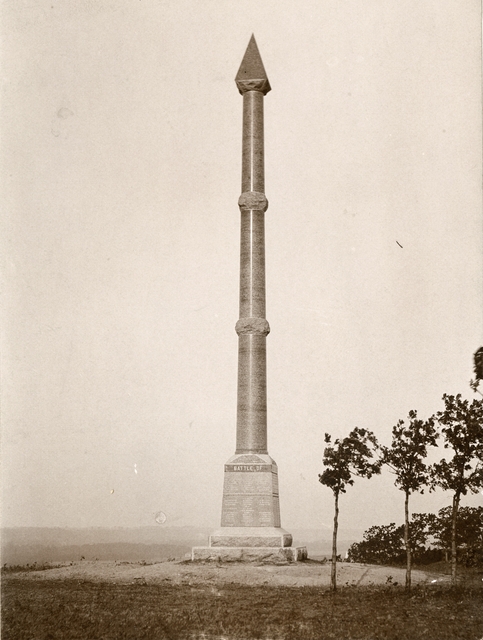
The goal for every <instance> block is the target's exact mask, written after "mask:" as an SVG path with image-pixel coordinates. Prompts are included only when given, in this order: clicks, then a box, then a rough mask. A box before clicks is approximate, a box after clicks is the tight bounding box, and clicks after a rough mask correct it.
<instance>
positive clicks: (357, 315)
mask: <svg viewBox="0 0 483 640" xmlns="http://www.w3.org/2000/svg"><path fill="white" fill-rule="evenodd" d="M2 29H3V36H2V43H3V44H2V49H1V54H2V61H3V63H2V76H3V93H2V109H1V132H2V133H1V135H2V193H3V196H2V200H3V207H2V208H3V210H4V211H3V231H2V238H3V239H2V245H3V249H2V252H3V255H4V267H3V273H4V281H3V292H4V293H3V304H2V308H3V313H4V326H5V332H4V334H3V338H2V340H3V342H2V353H3V356H2V476H3V482H2V486H3V488H4V489H3V496H2V525H3V526H4V527H139V526H149V525H155V514H156V513H158V512H159V511H163V512H164V513H165V514H166V516H167V521H166V523H165V525H163V526H170V525H178V526H181V525H190V526H194V527H213V528H215V527H217V526H219V519H220V512H221V497H222V483H223V464H224V462H225V461H226V460H227V459H228V458H229V457H230V456H231V455H232V454H233V452H234V448H235V417H236V416H235V412H236V370H237V336H236V334H235V331H234V325H235V322H236V320H237V318H238V269H239V211H238V207H237V200H238V196H239V193H240V172H241V114H242V99H241V96H240V95H239V94H238V91H237V89H236V86H235V83H234V77H235V74H236V72H237V70H238V66H239V65H240V62H241V60H242V57H243V54H244V52H245V49H246V46H247V44H248V41H249V38H250V36H251V34H252V32H253V33H254V34H255V37H256V39H257V43H258V46H259V49H260V53H261V56H262V59H263V61H264V64H265V68H266V71H267V74H268V77H269V79H270V83H271V86H272V91H271V92H270V93H269V94H268V95H267V97H266V98H265V122H266V128H265V147H266V154H265V162H266V193H267V197H268V200H269V202H270V206H269V209H268V212H267V215H266V220H267V222H266V261H267V318H268V320H269V322H270V325H271V329H272V332H271V334H270V336H269V338H268V342H267V344H268V416H269V417H268V440H269V453H270V454H271V456H272V457H273V458H274V459H275V460H276V461H277V463H278V465H279V479H280V496H281V511H282V526H284V527H285V528H286V529H288V530H291V529H293V528H302V527H305V528H312V529H320V530H323V529H327V530H328V529H329V528H330V527H331V521H332V517H333V515H332V510H333V506H332V495H331V493H330V491H329V490H328V489H327V488H326V487H323V486H322V485H320V484H319V482H318V475H317V474H318V473H320V472H321V471H322V455H323V449H324V432H329V433H331V434H332V435H333V436H334V437H343V436H345V435H347V434H348V432H349V431H350V430H351V429H352V428H353V427H354V426H359V427H365V428H368V429H372V430H373V431H374V432H375V433H376V435H377V437H378V438H379V440H380V441H381V442H383V443H385V444H389V441H390V434H391V428H392V426H393V425H394V424H395V423H396V422H397V421H398V420H399V419H401V418H405V417H406V416H407V414H408V411H409V410H411V409H416V410H417V411H418V414H419V416H420V417H422V418H427V417H429V416H430V415H431V414H432V413H434V412H435V411H437V410H439V409H441V408H442V406H443V405H442V401H441V397H442V394H443V393H445V392H446V393H451V394H456V393H462V395H463V396H464V397H467V398H471V397H473V395H474V394H473V392H472V391H471V389H470V387H469V385H468V382H469V380H470V378H471V377H472V376H473V371H472V354H473V352H474V351H475V350H476V349H477V348H478V347H479V346H481V344H482V342H483V335H482V309H483V304H482V303H483V300H482V290H483V289H482V269H481V255H482V219H481V204H482V202H481V200H482V197H481V196H482V189H481V56H480V44H481V37H480V34H481V18H480V3H479V2H478V1H477V0H465V1H464V2H462V1H461V0H446V1H445V2H441V1H440V0H404V1H401V0H342V1H341V0H322V1H321V0H302V2H298V3H287V2H285V3H280V2H276V1H275V0H267V1H266V2H259V1H257V2H255V1H251V0H241V1H240V2H236V3H235V2H226V1H223V0H204V1H203V2H194V1H193V0H191V1H187V0H176V1H174V0H165V1H162V0H121V1H120V0H104V1H100V0H99V1H97V0H96V1H94V0H80V1H79V0H67V1H66V0H63V1H62V2H59V0H49V1H46V0H4V2H3V4H2ZM434 455H435V456H437V455H439V454H438V453H436V454H434ZM448 504H450V495H449V494H444V493H442V492H437V493H435V494H432V495H431V496H426V495H424V496H422V497H419V496H416V497H415V498H414V499H413V500H412V509H413V510H414V511H422V510H424V511H426V510H438V509H439V508H441V507H443V506H446V505H448ZM465 504H472V505H476V504H482V496H481V495H477V496H472V497H470V498H467V499H466V501H465ZM340 507H341V514H340V526H341V529H344V528H345V529H358V530H360V531H362V530H363V529H365V528H367V527H369V526H371V525H373V524H383V523H389V522H394V521H395V522H402V520H403V498H402V494H400V493H399V492H398V491H397V489H396V488H395V487H394V486H393V479H392V478H391V476H390V475H389V474H388V473H385V474H383V475H382V476H381V477H379V478H375V479H372V480H370V481H359V482H358V483H356V485H355V486H354V487H353V488H351V489H350V490H349V491H348V493H347V494H346V495H345V496H343V498H342V499H341V505H340Z"/></svg>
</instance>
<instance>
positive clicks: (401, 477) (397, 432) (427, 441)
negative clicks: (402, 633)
mask: <svg viewBox="0 0 483 640" xmlns="http://www.w3.org/2000/svg"><path fill="white" fill-rule="evenodd" d="M436 439H437V431H436V428H435V426H434V420H433V419H429V420H427V421H426V422H424V421H423V420H419V419H418V416H417V412H416V411H410V412H409V421H408V424H407V425H406V424H405V423H404V420H399V422H398V423H397V425H396V426H394V427H393V428H392V442H391V446H390V447H381V451H382V462H383V464H385V465H386V466H387V467H388V468H389V470H390V471H391V472H392V473H393V474H394V475H395V476H396V478H395V480H394V484H395V485H396V487H397V488H398V489H400V490H401V491H404V496H405V498H404V546H405V548H406V589H410V588H411V564H412V548H411V547H412V543H411V533H410V518H409V496H410V495H411V493H414V492H416V491H417V492H418V493H424V488H425V486H426V485H428V484H430V473H429V469H428V467H427V465H426V463H425V458H426V456H427V450H428V446H433V447H434V446H436Z"/></svg>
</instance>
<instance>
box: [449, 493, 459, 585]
mask: <svg viewBox="0 0 483 640" xmlns="http://www.w3.org/2000/svg"><path fill="white" fill-rule="evenodd" d="M459 504H460V495H459V493H455V494H454V496H453V513H452V518H451V584H452V585H453V586H454V585H455V584H456V519H457V517H458V507H459Z"/></svg>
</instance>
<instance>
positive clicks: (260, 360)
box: [236, 91, 270, 453]
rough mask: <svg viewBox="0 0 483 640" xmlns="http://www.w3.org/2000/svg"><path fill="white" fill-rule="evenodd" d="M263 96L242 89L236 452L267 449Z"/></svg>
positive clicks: (265, 204) (254, 451)
mask: <svg viewBox="0 0 483 640" xmlns="http://www.w3.org/2000/svg"><path fill="white" fill-rule="evenodd" d="M263 97H264V94H263V93H262V92H261V91H245V92H244V93H243V151H242V194H241V196H240V199H239V202H238V204H239V207H240V213H241V229H240V314H239V316H240V319H239V321H238V322H237V326H236V330H237V333H238V399H237V430H236V433H237V437H236V453H267V373H266V369H267V367H266V336H267V334H268V332H269V330H270V329H269V326H268V322H267V321H266V319H265V211H266V209H267V206H268V202H267V199H266V198H265V193H264V191H265V177H264V148H263Z"/></svg>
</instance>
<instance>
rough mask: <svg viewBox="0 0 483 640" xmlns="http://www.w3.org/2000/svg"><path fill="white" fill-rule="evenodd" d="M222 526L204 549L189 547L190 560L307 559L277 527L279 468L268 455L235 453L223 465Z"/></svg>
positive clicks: (261, 560) (305, 554) (285, 532)
mask: <svg viewBox="0 0 483 640" xmlns="http://www.w3.org/2000/svg"><path fill="white" fill-rule="evenodd" d="M221 525H222V526H221V528H220V529H217V530H216V531H214V532H213V533H212V534H211V536H210V537H209V546H208V547H193V549H192V553H191V559H192V560H215V561H218V562H234V561H239V562H256V561H258V562H284V563H285V562H297V561H298V560H305V559H306V557H307V550H306V549H305V547H292V535H291V534H290V533H288V532H287V531H285V530H284V529H282V528H281V527H280V504H279V496H278V469H277V465H276V463H275V461H274V460H273V459H272V458H271V457H270V456H269V455H268V454H253V453H250V454H235V455H234V456H232V457H231V458H230V459H229V460H228V462H227V463H226V464H225V479H224V484H223V505H222V513H221Z"/></svg>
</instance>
